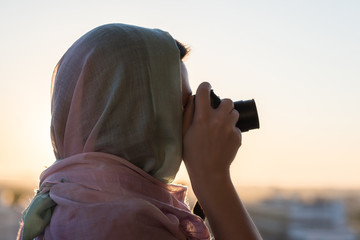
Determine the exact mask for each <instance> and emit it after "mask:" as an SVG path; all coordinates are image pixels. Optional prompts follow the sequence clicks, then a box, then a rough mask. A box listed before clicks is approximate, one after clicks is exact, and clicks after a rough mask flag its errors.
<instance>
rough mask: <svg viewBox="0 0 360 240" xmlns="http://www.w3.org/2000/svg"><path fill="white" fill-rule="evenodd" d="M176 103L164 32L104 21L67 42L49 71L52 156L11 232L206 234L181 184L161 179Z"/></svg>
mask: <svg viewBox="0 0 360 240" xmlns="http://www.w3.org/2000/svg"><path fill="white" fill-rule="evenodd" d="M181 102H182V101H181V75H180V57H179V50H178V48H177V46H176V43H175V40H174V39H173V38H172V37H171V36H170V35H169V34H168V33H166V32H164V31H161V30H158V29H146V28H141V27H136V26H130V25H124V24H109V25H104V26H101V27H98V28H96V29H94V30H92V31H90V32H89V33H87V34H85V35H84V36H83V37H81V38H80V39H79V40H78V41H76V42H75V43H74V44H73V45H72V46H71V48H70V49H69V50H68V51H67V52H66V53H65V55H64V56H63V57H62V58H61V60H60V61H59V63H58V65H57V66H56V68H55V70H54V74H53V82H52V120H51V137H52V143H53V147H54V153H55V156H56V158H57V161H56V162H55V163H54V164H53V165H52V166H50V167H49V168H48V169H46V170H45V171H44V172H43V173H42V175H41V178H40V189H39V192H38V194H37V195H36V196H35V198H34V200H33V201H32V203H31V204H30V205H29V207H28V208H27V209H26V211H25V212H24V215H23V225H24V226H23V227H22V228H21V229H20V234H19V238H20V239H23V240H27V239H32V238H34V237H36V236H38V239H42V237H45V239H118V238H121V239H208V238H209V233H208V231H207V228H206V227H205V225H204V223H203V221H202V220H201V219H200V218H199V217H197V216H195V215H193V214H191V212H190V211H189V209H188V206H187V205H186V204H185V203H184V201H185V195H186V188H185V187H183V186H177V185H172V184H167V183H169V182H171V181H172V180H173V178H174V177H175V174H176V172H177V171H178V168H179V165H180V162H181V151H182V145H181V144H182V134H181V132H182V130H181V127H182V110H181ZM54 206H56V207H54ZM50 219H51V221H50ZM49 221H50V224H49ZM44 229H45V232H44ZM39 234H40V235H39Z"/></svg>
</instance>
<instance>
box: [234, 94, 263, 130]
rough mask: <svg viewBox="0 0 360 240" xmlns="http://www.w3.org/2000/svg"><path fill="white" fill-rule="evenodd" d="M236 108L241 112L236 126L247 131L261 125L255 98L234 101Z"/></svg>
mask: <svg viewBox="0 0 360 240" xmlns="http://www.w3.org/2000/svg"><path fill="white" fill-rule="evenodd" d="M234 109H236V110H237V111H238V112H239V120H238V122H237V123H236V127H238V128H239V129H240V130H241V132H247V131H249V130H252V129H257V128H259V127H260V123H259V116H258V113H257V109H256V104H255V100H254V99H251V100H245V101H237V102H234Z"/></svg>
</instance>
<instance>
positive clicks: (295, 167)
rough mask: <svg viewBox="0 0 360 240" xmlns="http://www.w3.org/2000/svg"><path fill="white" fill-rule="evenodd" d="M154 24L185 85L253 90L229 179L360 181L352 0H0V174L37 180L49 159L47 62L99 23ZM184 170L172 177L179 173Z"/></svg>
mask: <svg viewBox="0 0 360 240" xmlns="http://www.w3.org/2000/svg"><path fill="white" fill-rule="evenodd" d="M113 22H120V23H128V24H133V25H140V26H144V27H150V28H160V29H163V30H166V31H168V32H170V34H172V36H173V37H174V38H177V39H178V40H180V41H182V42H184V43H186V44H188V45H189V46H190V47H191V48H192V51H191V55H190V56H189V57H188V58H187V60H186V65H187V66H188V71H189V75H190V81H191V86H192V88H193V91H195V90H196V87H197V86H198V84H199V83H201V82H202V81H208V82H210V83H211V84H212V86H213V88H214V89H215V91H216V93H217V94H218V95H220V96H221V97H230V98H232V99H233V100H238V99H249V98H254V99H255V100H256V103H257V106H258V112H259V116H260V124H261V128H260V129H259V130H256V131H255V130H254V131H250V132H248V133H244V135H243V146H242V147H241V150H240V151H239V153H238V155H237V159H236V160H235V162H234V164H233V165H232V175H233V178H234V181H235V183H236V184H237V185H244V186H260V187H268V186H278V187H316V188H318V187H336V188H356V187H359V186H360V174H359V167H360V161H359V160H360V147H359V146H358V144H359V142H360V127H359V125H358V124H359V122H360V109H359V104H360V94H359V93H360V81H359V80H360V44H359V43H360V1H356V0H354V1H351V0H344V1H331V0H327V1H325V0H317V1H314V0H301V1H300V0H299V1H285V0H284V1H266V0H264V1H256V0H255V1H241V0H233V1H212V0H206V1H205V0H193V1H189V0H183V1H169V0H163V1H160V0H154V1H148V0H143V1H135V0H134V1H130V0H129V1H106V0H103V1H89V0H87V1H56V2H55V1H37V0H34V1H0V31H1V38H0V80H1V81H0V111H1V118H0V134H1V135H0V136H1V137H0V165H1V168H0V182H6V183H9V184H22V185H27V186H30V187H36V184H37V181H38V175H39V174H40V173H41V171H43V170H44V166H49V165H51V163H52V162H53V161H54V160H55V159H54V156H53V153H52V147H51V143H50V131H49V122H50V81H51V75H52V71H53V68H54V66H55V65H56V64H57V62H58V60H59V59H60V58H61V56H62V55H63V54H64V52H65V51H66V50H67V49H68V48H69V47H70V46H71V44H72V43H73V42H74V41H75V40H77V39H78V38H79V37H80V36H81V35H83V34H84V33H86V32H87V31H89V30H91V29H92V28H94V27H97V26H99V25H102V24H106V23H113ZM184 179H186V172H185V171H184V170H181V172H180V173H179V176H178V180H179V181H185V180H184Z"/></svg>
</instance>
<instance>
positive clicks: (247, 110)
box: [210, 90, 260, 132]
mask: <svg viewBox="0 0 360 240" xmlns="http://www.w3.org/2000/svg"><path fill="white" fill-rule="evenodd" d="M210 100H211V106H212V107H213V108H217V107H218V106H219V105H220V103H221V100H220V98H219V97H218V96H216V94H215V93H214V91H213V90H211V92H210ZM234 109H235V110H236V111H238V112H239V120H238V122H237V123H236V127H238V128H239V129H240V131H241V132H247V131H249V130H252V129H257V128H260V123H259V116H258V112H257V109H256V104H255V100H254V99H251V100H244V101H242V100H241V101H237V102H234Z"/></svg>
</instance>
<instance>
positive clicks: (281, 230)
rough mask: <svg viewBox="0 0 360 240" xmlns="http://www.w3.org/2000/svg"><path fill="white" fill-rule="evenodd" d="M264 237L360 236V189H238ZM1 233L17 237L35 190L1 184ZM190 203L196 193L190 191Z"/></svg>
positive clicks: (339, 239)
mask: <svg viewBox="0 0 360 240" xmlns="http://www.w3.org/2000/svg"><path fill="white" fill-rule="evenodd" d="M238 192H239V194H240V196H241V197H242V199H244V202H245V205H246V207H247V209H248V211H249V213H250V215H251V216H252V218H253V220H254V222H255V224H256V226H257V227H258V229H259V231H260V232H261V235H262V237H263V239H264V240H357V239H360V238H359V236H360V190H330V189H328V190H326V189H322V190H311V189H308V190H304V189H301V190H289V189H280V188H279V189H277V188H256V187H255V188H245V187H243V188H239V189H238ZM0 194H1V195H0V196H1V198H0V199H1V201H0V236H1V239H3V240H13V239H15V238H16V235H17V231H18V227H19V222H20V219H21V211H22V210H23V209H24V207H25V206H26V205H27V204H28V203H29V201H30V199H31V197H32V196H33V194H34V193H33V190H29V189H21V188H9V187H4V186H1V185H0ZM188 196H189V202H190V205H192V204H193V203H194V201H195V200H194V195H193V193H192V192H191V191H190V192H189V195H188Z"/></svg>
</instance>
